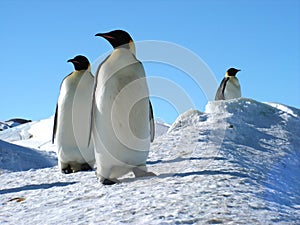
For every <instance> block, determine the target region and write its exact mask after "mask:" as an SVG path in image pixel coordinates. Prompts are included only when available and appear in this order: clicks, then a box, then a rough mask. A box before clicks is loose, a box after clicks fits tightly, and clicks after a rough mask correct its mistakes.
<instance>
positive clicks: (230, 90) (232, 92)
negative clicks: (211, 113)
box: [215, 68, 241, 100]
mask: <svg viewBox="0 0 300 225" xmlns="http://www.w3.org/2000/svg"><path fill="white" fill-rule="evenodd" d="M239 71H241V70H238V69H235V68H230V69H228V70H227V71H226V74H225V77H224V78H223V80H222V82H221V84H220V86H219V88H218V90H217V93H216V97H215V100H227V99H233V98H239V97H241V86H240V83H239V80H238V79H237V77H236V74H237V72H239Z"/></svg>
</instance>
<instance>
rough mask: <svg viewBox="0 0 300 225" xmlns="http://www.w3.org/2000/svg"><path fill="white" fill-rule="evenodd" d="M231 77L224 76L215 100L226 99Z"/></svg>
mask: <svg viewBox="0 0 300 225" xmlns="http://www.w3.org/2000/svg"><path fill="white" fill-rule="evenodd" d="M228 80H229V77H224V78H223V80H222V82H221V84H220V86H219V88H218V90H217V93H216V97H215V100H225V96H224V91H225V87H226V83H227V81H228Z"/></svg>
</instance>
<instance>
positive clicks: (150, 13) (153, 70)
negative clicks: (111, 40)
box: [0, 0, 300, 123]
mask: <svg viewBox="0 0 300 225" xmlns="http://www.w3.org/2000/svg"><path fill="white" fill-rule="evenodd" d="M0 21H1V41H0V50H1V51H0V62H1V63H0V65H1V70H0V71H1V72H0V73H1V74H0V77H1V98H0V106H1V111H0V120H6V119H9V118H12V117H22V118H28V119H32V120H38V119H44V118H48V117H50V116H51V115H52V114H53V113H54V110H55V105H56V101H57V98H58V93H59V85H60V83H61V81H62V79H63V78H64V77H65V76H66V75H68V74H69V73H70V72H71V71H72V70H73V66H72V65H71V64H70V63H67V62H66V61H67V60H68V59H70V58H73V57H74V56H75V55H78V54H83V55H85V56H87V57H88V58H89V60H90V62H94V61H95V60H96V59H97V58H98V57H99V56H101V55H102V54H104V53H106V52H107V51H109V50H111V46H110V45H109V44H108V43H107V42H106V41H105V40H103V39H101V38H99V37H95V36H94V35H95V34H96V33H99V32H106V31H110V30H113V29H124V30H127V31H128V32H129V33H130V34H131V36H132V37H133V39H134V40H135V41H143V40H161V41H167V42H172V43H176V44H177V45H179V46H182V47H184V48H187V49H189V50H190V51H192V52H193V53H195V54H197V55H198V56H199V57H200V58H201V59H202V60H203V61H204V62H205V63H206V64H207V65H208V67H209V68H210V70H211V71H212V72H213V74H214V75H215V77H216V79H217V80H218V82H220V81H221V80H222V78H223V76H224V73H225V71H226V70H227V69H228V68H230V67H236V68H239V69H241V70H242V71H241V72H240V73H239V74H238V78H239V80H240V83H241V86H242V95H243V96H244V97H248V98H253V99H255V100H258V101H264V102H279V103H283V104H286V105H290V106H294V107H296V108H300V22H299V21H300V1H297V0H282V1H280V0H275V1H274V0H270V1H225V0H224V1H221V0H218V1H216V0H210V1H196V0H195V1H151V3H150V2H149V3H141V2H140V1H128V2H123V1H115V2H114V3H110V2H109V1H101V2H100V1H71V0H70V1H58V0H55V1H48V2H44V1H37V0H36V1H30V0H28V1H16V0H12V1H8V0H2V1H0ZM137 51H138V50H137ZM137 57H138V55H137ZM145 68H146V73H147V75H148V76H160V77H164V78H165V79H168V80H172V81H174V82H176V83H178V85H180V86H182V87H183V89H184V90H186V92H187V93H188V95H189V96H190V98H191V99H192V100H193V102H194V103H195V107H196V108H197V109H199V110H201V111H203V110H204V108H205V105H206V103H207V99H206V97H205V95H204V94H203V92H202V91H201V89H200V90H199V89H197V86H195V84H194V83H193V82H192V81H191V80H190V78H189V76H187V75H186V74H185V73H184V72H182V71H180V70H178V69H176V68H174V67H172V66H169V65H164V64H158V63H145ZM150 91H151V90H150ZM152 101H153V105H154V112H155V116H156V117H159V118H161V119H163V120H165V121H166V122H169V123H171V122H173V121H174V120H175V118H176V117H177V113H176V111H175V110H174V108H172V107H171V106H170V104H169V103H166V102H165V101H162V100H159V99H157V98H153V99H152Z"/></svg>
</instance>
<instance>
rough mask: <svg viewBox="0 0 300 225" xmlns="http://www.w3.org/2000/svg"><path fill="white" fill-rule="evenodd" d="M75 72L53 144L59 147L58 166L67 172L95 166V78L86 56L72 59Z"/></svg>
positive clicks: (61, 102)
mask: <svg viewBox="0 0 300 225" xmlns="http://www.w3.org/2000/svg"><path fill="white" fill-rule="evenodd" d="M67 62H71V63H73V65H74V68H75V70H74V71H73V72H72V73H70V74H69V75H68V76H66V77H65V78H64V79H63V81H62V83H61V86H60V93H59V97H58V102H57V105H56V111H55V116H54V126H53V136H52V143H54V142H55V143H56V145H57V148H58V149H57V156H58V167H59V169H60V171H62V172H63V173H72V172H77V171H84V170H90V169H92V168H93V166H94V163H95V155H94V151H93V146H92V145H89V133H90V124H91V123H90V121H91V115H90V114H91V113H90V112H91V108H92V91H93V86H94V77H93V75H92V73H91V69H90V63H89V61H88V59H87V58H86V57H85V56H82V55H78V56H76V57H75V58H73V59H69V60H68V61H67Z"/></svg>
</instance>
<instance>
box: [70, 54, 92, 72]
mask: <svg viewBox="0 0 300 225" xmlns="http://www.w3.org/2000/svg"><path fill="white" fill-rule="evenodd" d="M67 62H71V63H73V65H74V68H75V70H87V69H89V67H90V62H89V60H88V59H87V58H86V57H85V56H83V55H78V56H76V57H75V58H73V59H69V60H68V61H67Z"/></svg>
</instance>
